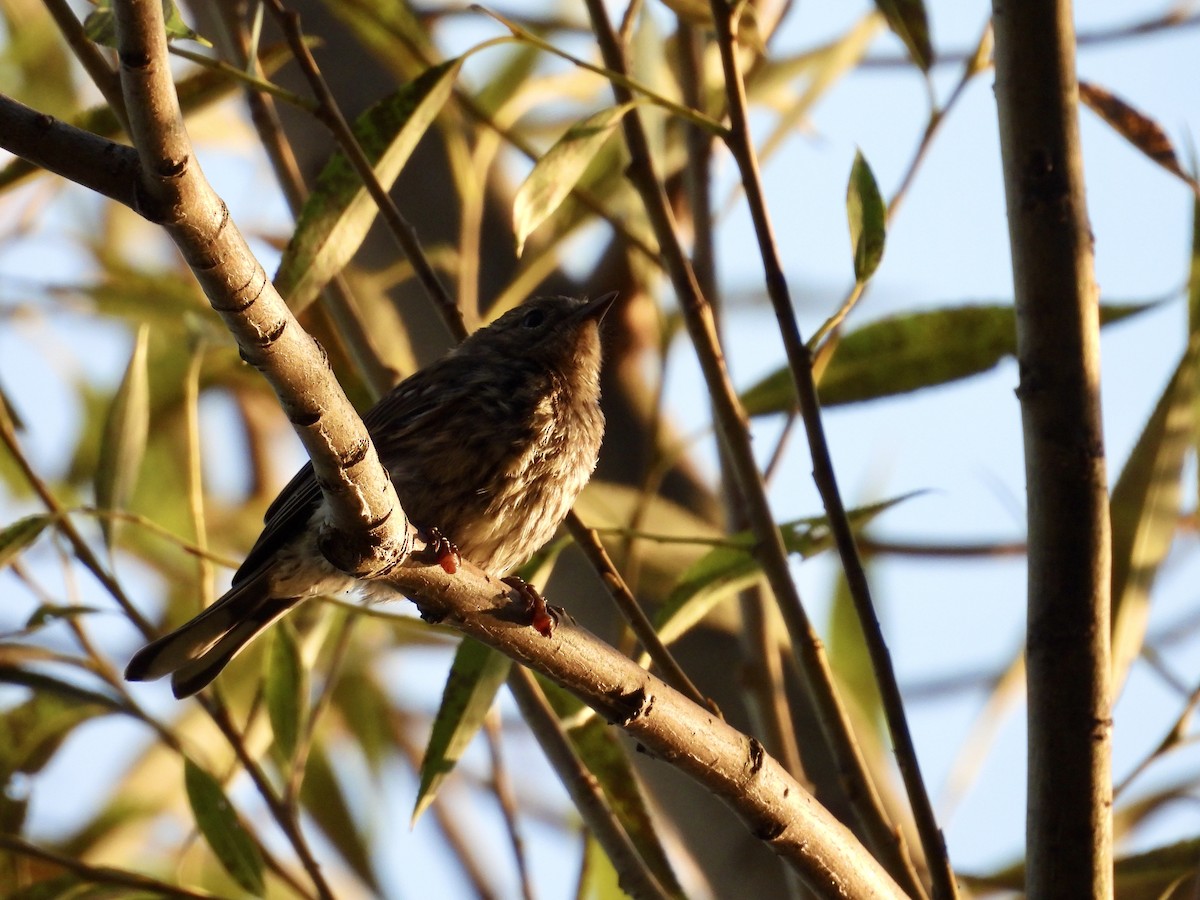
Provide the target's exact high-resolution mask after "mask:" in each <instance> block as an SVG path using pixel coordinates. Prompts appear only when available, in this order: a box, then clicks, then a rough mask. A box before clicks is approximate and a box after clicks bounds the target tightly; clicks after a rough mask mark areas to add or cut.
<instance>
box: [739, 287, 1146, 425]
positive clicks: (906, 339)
mask: <svg viewBox="0 0 1200 900" xmlns="http://www.w3.org/2000/svg"><path fill="white" fill-rule="evenodd" d="M1154 306H1155V304H1153V303H1143V304H1129V305H1115V304H1110V305H1105V306H1102V307H1101V308H1100V322H1101V324H1103V325H1108V324H1111V323H1113V322H1117V321H1120V320H1121V319H1124V318H1126V317H1128V316H1132V315H1135V314H1137V313H1139V312H1143V311H1145V310H1147V309H1151V308H1153V307H1154ZM1016 329H1017V319H1016V311H1015V310H1014V308H1013V307H1012V306H1010V305H1003V306H1001V305H991V306H958V307H952V308H947V309H935V310H928V311H925V312H916V313H905V314H903V315H899V316H890V317H888V318H885V319H879V320H878V321H875V322H871V323H870V324H868V325H864V326H863V327H862V328H859V329H858V330H857V331H852V332H850V333H849V334H847V335H846V336H845V337H843V338H842V339H841V341H840V343H839V344H838V347H837V350H836V351H835V352H834V354H833V359H832V360H831V361H830V363H829V366H828V367H827V368H826V370H825V372H824V374H823V376H822V377H821V382H820V385H819V393H820V397H821V405H822V406H827V407H828V406H838V405H841V404H844V403H861V402H862V401H864V400H876V399H879V398H881V397H893V396H896V395H897V394H905V393H908V392H910V391H915V390H919V389H921V388H926V387H934V386H936V385H940V384H948V383H950V382H953V381H958V380H960V379H963V378H968V377H970V376H972V375H978V374H980V373H982V372H986V371H987V370H989V369H991V368H992V367H993V366H995V365H996V364H997V363H999V362H1000V361H1001V360H1002V359H1004V358H1005V357H1006V356H1013V355H1015V354H1016V352H1017V331H1016ZM795 398H796V395H795V391H794V389H793V387H792V377H791V373H790V372H789V371H788V369H787V367H786V366H785V367H783V368H780V369H777V370H776V371H774V372H772V373H771V374H770V375H768V376H767V377H766V378H764V379H762V380H761V381H759V382H758V383H757V384H755V385H754V386H753V387H751V388H749V389H748V390H746V391H745V393H743V394H742V398H741V399H742V405H743V406H744V407H745V410H746V412H747V413H748V414H749V415H752V416H761V415H765V414H767V413H777V412H788V411H790V410H792V409H794V408H795V405H796V399H795Z"/></svg>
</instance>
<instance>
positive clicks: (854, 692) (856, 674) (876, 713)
mask: <svg viewBox="0 0 1200 900" xmlns="http://www.w3.org/2000/svg"><path fill="white" fill-rule="evenodd" d="M864 562H865V561H864ZM828 635H829V636H828V638H827V639H826V644H827V647H828V653H829V663H830V665H831V666H832V668H833V671H834V672H835V673H836V675H837V678H838V684H839V685H840V686H841V687H842V688H843V689H844V691H843V693H844V695H846V696H847V697H848V699H849V700H850V701H853V702H854V703H855V704H856V705H857V707H858V709H859V711H860V712H861V713H862V717H863V720H864V721H866V722H869V723H870V724H871V725H872V726H873V727H874V728H876V729H881V728H882V725H883V700H882V698H881V697H880V695H879V682H878V681H876V680H875V667H874V664H873V663H872V662H871V654H870V653H869V652H868V650H867V640H866V638H865V637H864V636H863V630H862V623H861V622H860V621H859V618H858V612H857V611H856V610H855V608H854V598H853V597H851V595H850V586H849V584H848V583H847V582H846V576H845V574H844V573H843V572H842V571H841V569H839V570H838V577H837V583H836V587H835V588H834V593H833V602H832V603H831V604H830V609H829V629H828ZM876 736H877V737H878V736H879V735H876Z"/></svg>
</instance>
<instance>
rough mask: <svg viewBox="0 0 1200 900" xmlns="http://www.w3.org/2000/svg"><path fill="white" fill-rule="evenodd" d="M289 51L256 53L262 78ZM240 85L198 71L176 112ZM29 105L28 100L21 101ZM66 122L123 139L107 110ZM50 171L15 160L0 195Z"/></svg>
mask: <svg viewBox="0 0 1200 900" xmlns="http://www.w3.org/2000/svg"><path fill="white" fill-rule="evenodd" d="M292 58H293V57H292V52H291V50H290V49H289V48H288V47H287V46H286V45H283V44H277V45H274V46H272V47H270V48H267V49H263V50H261V51H260V53H259V65H260V66H261V67H262V71H263V75H264V76H270V75H272V74H274V73H275V72H277V71H278V70H279V68H280V66H282V65H283V63H284V62H287V61H289V60H291V59H292ZM47 65H48V64H47V62H46V61H45V60H42V62H41V67H42V70H43V71H45V69H46V66H47ZM241 89H242V82H241V81H239V80H238V79H236V78H234V77H233V76H231V75H230V74H229V73H228V72H224V71H222V70H220V69H200V70H198V71H196V72H193V73H192V74H190V75H188V76H187V77H185V78H182V79H180V80H179V81H177V82H176V83H175V92H176V94H177V95H178V97H179V108H180V110H181V111H182V112H183V114H184V117H185V118H187V117H189V116H190V115H191V114H192V113H195V112H199V111H201V110H203V109H206V108H208V107H210V106H212V105H213V104H214V103H217V102H218V101H220V100H223V99H224V98H226V97H228V96H229V95H230V94H232V93H233V92H235V91H239V92H240V91H241ZM24 99H25V102H26V103H29V98H28V97H26V98H24ZM30 105H34V106H36V107H37V108H38V109H44V107H43V106H41V105H40V104H30ZM65 120H66V121H67V122H68V123H70V124H71V125H74V126H75V127H76V128H81V129H83V130H84V131H90V132H91V133H92V134H97V135H100V136H101V137H110V138H113V137H117V136H118V135H124V131H123V130H122V128H121V125H120V123H119V122H118V121H117V117H116V116H115V115H113V111H112V109H111V108H110V107H108V106H96V107H92V108H91V109H86V110H84V111H82V112H79V113H75V114H74V115H70V116H67V117H65ZM47 174H49V171H48V170H47V169H43V168H41V167H40V166H35V165H34V164H33V163H30V162H27V161H26V160H24V159H20V158H17V159H14V160H12V162H10V163H8V164H7V165H6V166H4V167H3V168H0V192H3V191H4V190H7V189H8V188H10V187H12V186H13V185H16V184H19V183H21V182H22V181H24V180H25V179H27V178H32V177H34V176H37V175H47ZM177 280H178V279H177Z"/></svg>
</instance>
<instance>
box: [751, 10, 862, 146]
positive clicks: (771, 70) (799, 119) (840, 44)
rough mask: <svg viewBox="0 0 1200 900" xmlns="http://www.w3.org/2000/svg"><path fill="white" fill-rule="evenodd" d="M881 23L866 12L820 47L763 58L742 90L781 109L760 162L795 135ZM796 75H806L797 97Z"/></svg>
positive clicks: (853, 63)
mask: <svg viewBox="0 0 1200 900" xmlns="http://www.w3.org/2000/svg"><path fill="white" fill-rule="evenodd" d="M882 26H883V17H882V16H881V15H879V14H878V13H876V12H870V13H867V14H866V15H864V16H863V17H862V18H861V19H859V20H858V21H857V22H856V23H855V24H854V25H853V26H851V27H850V28H849V29H848V30H847V31H846V33H845V34H843V35H842V36H841V37H839V38H837V39H836V40H834V41H832V42H830V43H829V44H826V45H825V46H823V47H818V48H817V49H816V50H811V51H808V52H807V53H803V54H801V55H799V56H795V57H790V58H788V57H784V58H782V59H781V58H777V57H775V56H774V55H773V54H772V55H771V56H770V57H768V58H766V59H765V60H763V63H762V67H761V69H760V70H759V71H756V73H755V76H754V79H753V80H752V81H750V83H748V84H747V85H746V90H747V92H748V94H749V98H750V99H751V100H752V101H756V102H757V103H765V104H767V105H769V106H772V107H774V108H776V109H779V110H780V111H781V114H780V116H779V121H778V123H777V124H776V125H775V127H774V128H772V129H771V133H770V134H769V135H767V139H766V140H765V141H763V144H762V147H761V149H760V150H759V158H760V159H761V160H762V161H763V162H766V161H767V160H768V159H770V158H771V157H773V156H774V155H775V153H776V152H777V151H778V150H779V148H780V147H781V146H783V144H784V142H785V141H787V140H788V139H790V138H791V137H793V136H794V135H795V133H796V132H797V131H798V130H799V128H800V126H801V124H802V123H803V122H804V121H805V119H807V118H808V115H809V112H810V111H811V110H812V108H813V107H814V106H816V104H817V101H818V100H820V99H821V98H822V97H824V96H825V95H826V94H828V93H829V91H830V89H831V88H833V86H834V85H836V84H837V83H838V82H840V81H841V80H842V78H844V77H845V76H846V74H847V73H849V72H852V71H853V70H854V68H855V67H856V66H857V65H858V64H859V62H861V61H862V58H863V57H864V56H866V53H867V50H868V49H869V48H870V46H871V41H873V40H874V38H875V35H876V33H877V32H878V31H879V29H880V28H881V27H882ZM800 76H804V77H806V79H807V84H806V85H805V87H804V90H803V91H802V92H801V94H800V96H799V97H794V84H795V82H796V79H797V78H799V77H800Z"/></svg>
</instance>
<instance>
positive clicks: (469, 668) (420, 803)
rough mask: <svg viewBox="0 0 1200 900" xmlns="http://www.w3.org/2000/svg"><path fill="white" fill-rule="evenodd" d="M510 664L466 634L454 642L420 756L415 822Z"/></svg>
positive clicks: (450, 768)
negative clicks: (424, 745)
mask: <svg viewBox="0 0 1200 900" xmlns="http://www.w3.org/2000/svg"><path fill="white" fill-rule="evenodd" d="M511 665H512V663H511V661H510V660H509V658H508V657H507V656H504V655H503V654H501V653H497V652H496V651H495V650H492V649H491V648H489V647H485V646H484V645H483V644H480V643H479V642H478V641H473V640H471V639H470V638H464V639H463V641H462V643H461V644H459V645H458V652H457V653H456V654H455V655H454V663H453V664H452V665H451V667H450V676H449V677H448V678H447V679H446V687H445V689H444V690H443V691H442V705H441V706H440V707H439V708H438V712H437V717H436V718H435V719H434V720H433V729H432V731H431V733H430V735H429V745H428V746H427V747H426V748H425V758H424V759H423V760H422V761H421V784H420V786H419V787H418V788H417V801H416V804H415V805H414V807H413V814H412V821H413V822H414V823H415V822H416V821H417V819H418V818H419V817H420V815H421V813H423V812H424V811H425V809H426V808H427V807H428V806H429V804H430V803H432V802H433V800H434V798H435V797H436V796H437V792H438V789H439V788H440V787H441V785H442V781H443V780H444V779H445V778H446V776H447V775H449V774H450V772H452V771H453V770H454V766H455V765H456V764H457V763H458V760H459V758H460V757H461V756H462V754H463V751H465V750H466V749H467V744H469V743H470V742H471V738H473V737H474V736H475V732H477V731H478V730H479V726H480V725H481V724H483V717H484V716H485V715H487V711H488V710H489V709H490V708H491V706H492V700H494V699H495V697H496V691H498V690H499V689H500V685H502V684H503V683H504V679H505V678H507V677H508V670H509V667H510V666H511Z"/></svg>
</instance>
